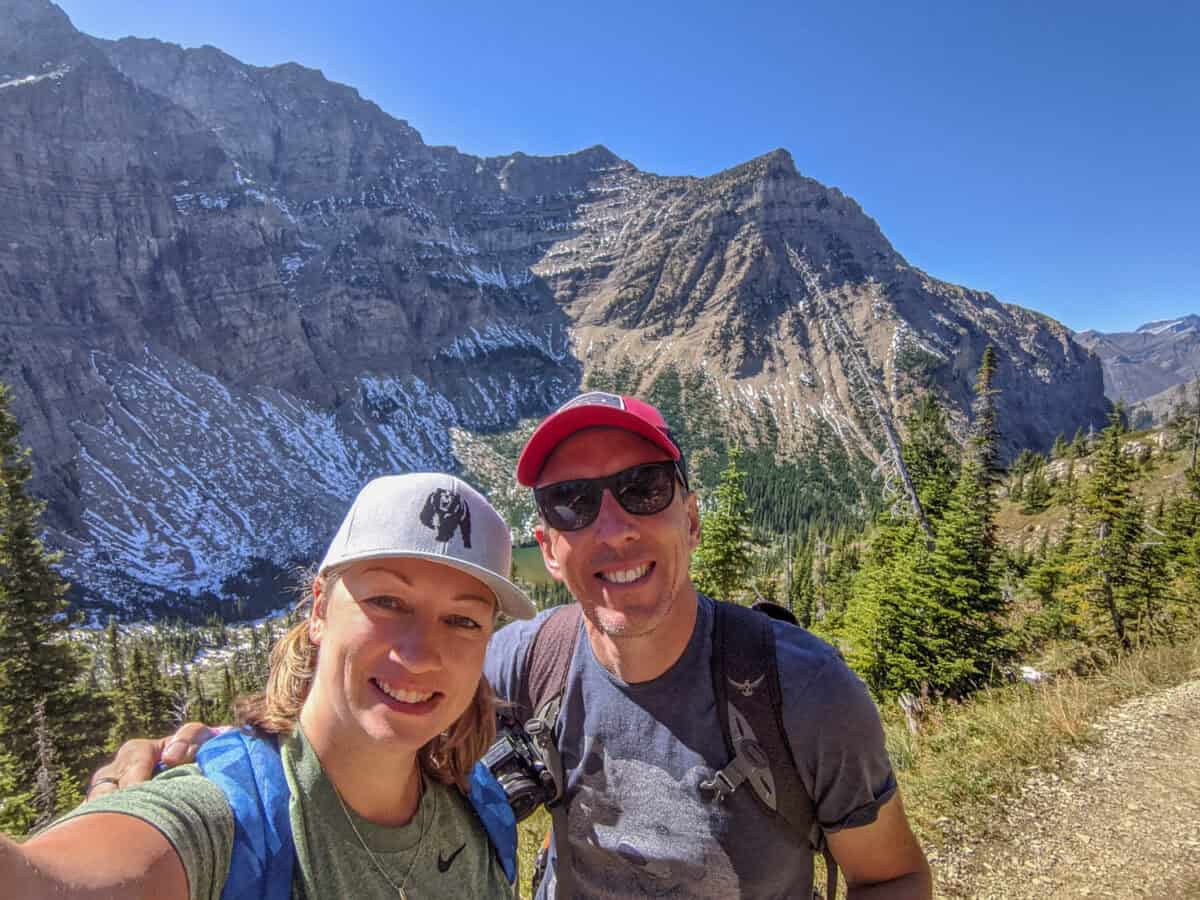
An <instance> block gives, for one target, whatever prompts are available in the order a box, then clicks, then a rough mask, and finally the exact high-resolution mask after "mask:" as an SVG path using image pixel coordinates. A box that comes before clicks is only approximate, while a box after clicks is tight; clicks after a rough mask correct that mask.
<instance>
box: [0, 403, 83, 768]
mask: <svg viewBox="0 0 1200 900" xmlns="http://www.w3.org/2000/svg"><path fill="white" fill-rule="evenodd" d="M9 396H10V395H9V391H8V389H7V388H6V387H4V386H2V385H0V747H3V748H4V750H5V752H6V754H7V755H8V757H9V759H10V760H11V763H10V765H11V773H10V776H9V777H10V778H12V779H13V780H14V781H15V783H16V784H17V785H20V786H25V787H32V786H33V784H34V779H35V778H36V776H37V771H38V767H39V761H40V760H39V752H38V741H37V718H38V713H37V704H38V703H39V702H43V703H44V704H45V705H44V715H45V718H46V722H47V723H48V725H47V728H48V730H49V735H48V737H47V740H48V741H49V745H50V746H52V747H53V750H54V752H55V754H56V755H57V757H58V758H59V759H62V760H64V761H67V762H69V763H73V764H75V766H79V764H80V761H81V759H82V758H83V756H84V753H85V751H86V749H88V744H89V742H91V741H94V737H93V735H92V734H91V733H90V730H89V729H88V728H87V727H84V726H85V725H86V723H87V720H88V718H89V716H88V712H89V710H88V709H87V708H86V706H85V697H84V695H83V693H82V691H81V689H80V688H79V686H78V684H77V682H78V681H79V677H80V674H81V671H82V666H81V660H80V659H79V657H78V655H77V653H76V652H75V651H74V650H73V648H72V646H71V644H70V643H69V642H68V641H66V640H65V638H66V634H67V629H68V628H69V625H70V622H69V620H68V618H67V615H66V613H67V603H66V600H65V594H66V584H65V583H64V582H63V580H62V579H61V578H60V577H59V575H58V574H57V573H56V572H55V571H54V569H53V565H54V563H55V562H57V560H58V556H57V555H56V554H52V553H49V552H48V551H47V550H46V549H45V547H44V546H43V545H42V542H41V540H40V538H39V536H38V534H39V531H40V526H39V518H40V516H41V512H42V508H43V504H42V503H40V502H38V501H37V500H34V499H33V498H32V497H30V496H29V495H28V494H27V493H26V486H27V484H28V482H29V478H30V476H31V474H32V469H31V466H30V462H29V452H28V451H27V450H25V449H24V448H22V447H21V446H20V432H19V428H18V426H17V422H16V420H15V419H14V418H13V416H12V414H11V412H10V411H9ZM91 749H94V747H93V748H91ZM76 771H77V772H78V773H79V774H82V773H81V772H79V770H78V768H77V769H76Z"/></svg>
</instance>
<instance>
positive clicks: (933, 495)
mask: <svg viewBox="0 0 1200 900" xmlns="http://www.w3.org/2000/svg"><path fill="white" fill-rule="evenodd" d="M904 427H905V431H906V433H907V439H906V440H905V442H904V447H903V450H902V451H901V455H902V456H903V457H904V464H905V465H906V466H907V467H908V474H909V477H910V478H912V481H913V487H914V489H915V490H916V492H917V498H918V499H919V500H920V501H921V506H922V508H923V509H924V510H925V514H926V516H928V517H929V519H930V520H931V521H932V520H935V519H937V518H938V517H939V516H940V515H941V514H942V511H943V510H944V509H945V508H946V503H947V501H948V500H949V499H950V492H951V491H952V490H953V489H954V481H955V477H956V474H957V469H958V445H957V444H955V442H954V437H953V435H951V434H950V426H949V424H948V422H947V420H946V413H945V411H944V410H943V409H942V407H941V406H940V405H939V404H938V402H937V400H936V399H935V398H934V397H933V395H932V394H924V395H923V396H922V397H921V398H920V399H919V400H918V401H917V402H916V404H915V405H914V406H913V410H912V413H911V414H910V415H909V416H908V418H907V419H905V420H904Z"/></svg>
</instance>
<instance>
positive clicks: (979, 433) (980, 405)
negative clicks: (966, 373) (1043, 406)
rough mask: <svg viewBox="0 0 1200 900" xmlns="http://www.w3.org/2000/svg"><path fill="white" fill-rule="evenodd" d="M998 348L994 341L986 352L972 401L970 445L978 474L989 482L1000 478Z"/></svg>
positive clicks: (976, 380) (994, 481) (980, 364)
mask: <svg viewBox="0 0 1200 900" xmlns="http://www.w3.org/2000/svg"><path fill="white" fill-rule="evenodd" d="M996 367H997V361H996V350H995V348H994V347H992V345H991V344H988V346H987V347H986V348H985V349H984V351H983V359H982V360H980V363H979V373H978V374H977V375H976V377H975V400H974V402H973V403H972V404H971V412H972V414H973V416H974V420H973V422H972V423H971V446H972V449H973V451H974V453H975V455H976V459H977V461H978V468H979V475H980V477H981V478H982V479H983V480H984V481H985V482H986V483H987V484H989V485H991V484H995V483H996V482H997V481H998V480H999V477H1000V428H999V424H998V422H999V418H998V413H997V411H996V397H997V396H999V394H1000V391H999V390H998V389H997V388H996V386H995V380H996Z"/></svg>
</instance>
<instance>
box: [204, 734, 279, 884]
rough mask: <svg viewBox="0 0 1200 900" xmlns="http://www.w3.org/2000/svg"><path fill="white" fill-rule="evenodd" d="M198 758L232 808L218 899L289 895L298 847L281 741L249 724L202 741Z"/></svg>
mask: <svg viewBox="0 0 1200 900" xmlns="http://www.w3.org/2000/svg"><path fill="white" fill-rule="evenodd" d="M196 762H197V763H199V765H200V770H201V771H202V772H203V773H204V775H205V777H206V778H208V780H209V781H211V782H213V783H214V784H216V785H217V787H219V788H220V789H221V791H222V792H223V793H224V794H225V799H226V800H227V801H228V803H229V808H230V810H231V811H232V812H233V828H234V833H233V852H232V853H231V855H230V857H229V875H228V877H227V878H226V879H225V887H224V889H223V890H222V891H221V900H289V898H290V897H291V894H292V870H293V868H294V866H295V862H296V848H295V843H294V842H293V840H292V822H291V818H290V815H289V800H290V799H291V791H290V790H289V788H288V783H287V778H286V777H284V774H283V760H282V759H281V758H280V754H279V743H278V741H277V740H276V739H275V737H274V736H263V737H260V736H258V735H257V734H255V733H254V732H253V731H251V730H250V729H242V728H240V729H236V730H232V731H227V732H225V733H224V734H222V735H219V736H217V737H215V738H213V739H212V740H210V741H206V742H205V743H204V744H203V745H202V746H201V747H200V749H199V750H198V751H197V752H196Z"/></svg>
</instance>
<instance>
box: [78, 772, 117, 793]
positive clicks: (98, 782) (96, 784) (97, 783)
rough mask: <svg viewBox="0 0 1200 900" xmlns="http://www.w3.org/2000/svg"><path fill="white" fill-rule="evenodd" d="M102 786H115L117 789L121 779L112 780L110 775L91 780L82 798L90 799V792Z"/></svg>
mask: <svg viewBox="0 0 1200 900" xmlns="http://www.w3.org/2000/svg"><path fill="white" fill-rule="evenodd" d="M102 784H115V785H116V786H117V787H118V788H119V787H120V786H121V779H120V778H113V777H112V776H110V775H103V776H101V777H100V778H95V779H93V780H92V783H91V784H89V785H88V789H87V793H86V794H85V795H84V796H86V797H90V796H91V795H92V791H94V790H95V789H96V788H98V787H100V785H102Z"/></svg>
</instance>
